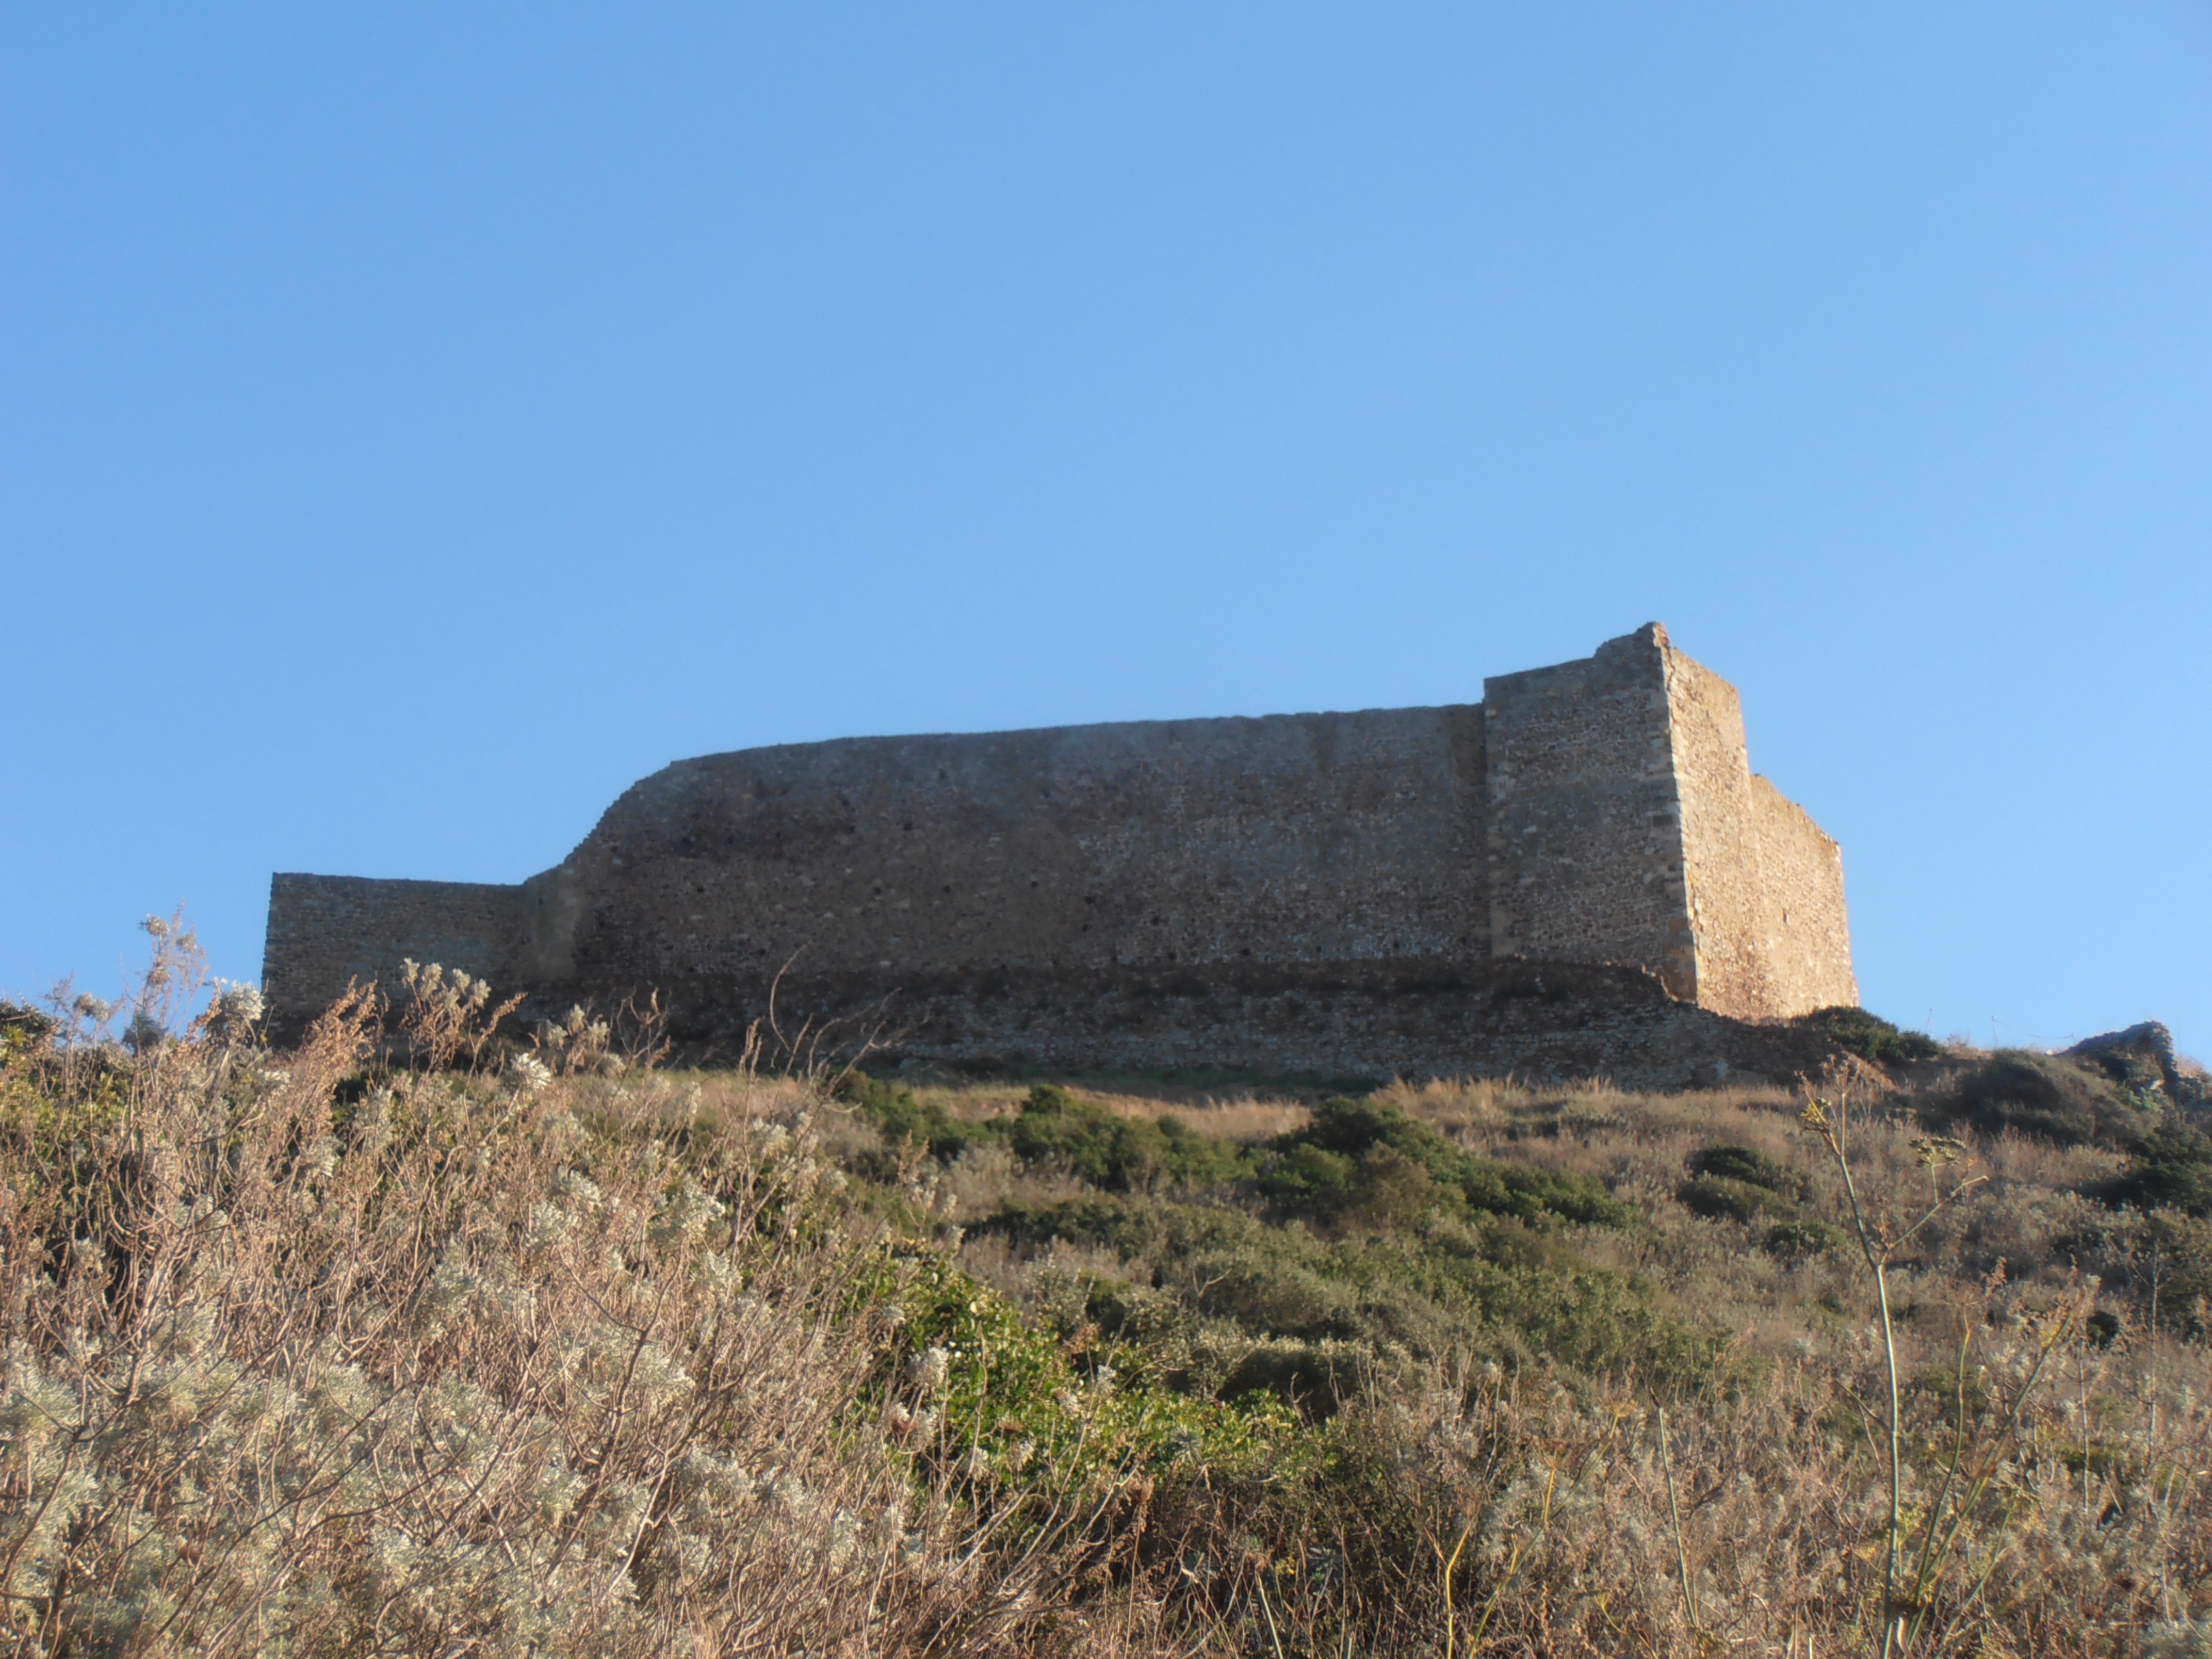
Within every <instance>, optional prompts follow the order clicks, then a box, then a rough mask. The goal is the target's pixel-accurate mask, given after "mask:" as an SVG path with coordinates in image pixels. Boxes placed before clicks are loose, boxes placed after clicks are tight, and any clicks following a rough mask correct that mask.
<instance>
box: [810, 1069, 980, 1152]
mask: <svg viewBox="0 0 2212 1659" xmlns="http://www.w3.org/2000/svg"><path fill="white" fill-rule="evenodd" d="M840 1093H841V1094H842V1096H843V1097H844V1098H845V1099H846V1100H848V1101H849V1102H850V1103H852V1104H853V1105H854V1106H855V1107H857V1108H858V1109H860V1115H861V1116H862V1117H864V1118H866V1119H867V1121H869V1122H871V1123H872V1124H874V1125H875V1126H876V1127H877V1129H878V1131H879V1132H880V1133H882V1135H883V1138H884V1144H885V1145H887V1146H891V1147H894V1148H896V1147H899V1146H915V1147H920V1148H921V1149H923V1150H925V1151H927V1152H928V1153H929V1155H930V1156H931V1157H933V1158H943V1159H945V1160H946V1161H948V1162H950V1161H951V1159H953V1158H957V1157H959V1156H960V1154H961V1153H962V1152H964V1151H966V1150H967V1149H968V1148H969V1147H970V1146H976V1145H978V1144H980V1143H982V1142H985V1141H988V1140H991V1139H995V1138H996V1136H997V1134H998V1126H996V1125H995V1124H990V1123H969V1122H966V1121H963V1120H961V1119H959V1118H956V1117H954V1116H953V1115H951V1113H950V1112H948V1111H946V1110H945V1108H944V1107H942V1106H940V1105H939V1104H938V1103H936V1102H935V1101H933V1100H929V1101H925V1100H919V1099H917V1098H915V1094H914V1091H912V1090H909V1089H901V1088H897V1087H896V1086H894V1085H891V1084H888V1083H884V1082H882V1081H879V1080H878V1079H875V1078H872V1077H869V1076H867V1075H866V1073H860V1072H854V1073H851V1074H849V1075H848V1077H847V1078H846V1079H845V1081H844V1083H843V1085H842V1087H841V1090H840Z"/></svg>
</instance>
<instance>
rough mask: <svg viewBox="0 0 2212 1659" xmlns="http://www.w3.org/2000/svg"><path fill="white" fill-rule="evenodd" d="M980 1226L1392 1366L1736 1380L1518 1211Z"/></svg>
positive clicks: (1689, 1337) (1013, 1220) (1641, 1295)
mask: <svg viewBox="0 0 2212 1659" xmlns="http://www.w3.org/2000/svg"><path fill="white" fill-rule="evenodd" d="M1334 1156H1337V1157H1340V1158H1341V1157H1342V1156H1343V1155H1342V1154H1335V1155H1334ZM1400 1156H1401V1157H1402V1156H1403V1155H1402V1154H1401V1155H1400ZM1407 1161H1408V1162H1410V1160H1407ZM1346 1162H1351V1160H1348V1159H1347V1160H1346ZM979 1231H996V1232H999V1233H1002V1234H1004V1235H1006V1237H1009V1238H1010V1239H1011V1240H1012V1241H1013V1242H1015V1243H1020V1244H1024V1245H1030V1246H1038V1245H1043V1244H1045V1243H1049V1242H1050V1241H1051V1240H1053V1239H1055V1238H1058V1239H1065V1240H1066V1241H1067V1242H1069V1243H1074V1244H1081V1245H1086V1246H1091V1247H1093V1248H1103V1249H1110V1250H1112V1251H1114V1252H1115V1253H1116V1254H1117V1255H1121V1257H1122V1258H1123V1259H1124V1260H1127V1261H1143V1262H1145V1263H1146V1264H1148V1266H1149V1267H1150V1269H1151V1272H1152V1279H1153V1281H1154V1283H1153V1285H1152V1288H1153V1289H1156V1290H1158V1291H1162V1292H1163V1293H1164V1294H1166V1295H1169V1296H1171V1297H1176V1298H1178V1299H1179V1300H1180V1301H1182V1304H1184V1305H1185V1306H1186V1307H1187V1308H1188V1310H1190V1311H1191V1313H1192V1314H1194V1316H1199V1317H1200V1318H1203V1319H1206V1320H1217V1321H1224V1322H1227V1323H1228V1324H1230V1325H1231V1326H1233V1327H1235V1328H1237V1330H1239V1331H1242V1332H1243V1333H1244V1334H1245V1335H1246V1336H1247V1337H1248V1338H1249V1339H1252V1340H1291V1341H1296V1342H1303V1343H1320V1342H1339V1343H1352V1344H1356V1345H1358V1346H1359V1347H1360V1348H1361V1349H1362V1351H1363V1352H1364V1353H1365V1354H1366V1356H1367V1357H1368V1363H1370V1364H1371V1365H1374V1366H1376V1367H1378V1368H1381V1369H1383V1370H1388V1369H1389V1368H1390V1367H1392V1366H1394V1365H1395V1364H1399V1363H1401V1361H1403V1360H1407V1359H1412V1360H1429V1359H1442V1358H1446V1357H1447V1356H1449V1355H1450V1354H1454V1353H1457V1354H1460V1355H1462V1356H1464V1355H1476V1356H1481V1355H1492V1356H1498V1357H1511V1358H1516V1359H1519V1360H1523V1361H1528V1360H1533V1358H1534V1357H1535V1356H1537V1355H1543V1356H1547V1357H1548V1358H1552V1359H1554V1360H1557V1361H1558V1362H1559V1363H1561V1364H1565V1365H1568V1366H1571V1367H1573V1368H1576V1369H1578V1370H1586V1371H1590V1372H1594V1373H1595V1372H1602V1373H1607V1374H1625V1373H1627V1372H1630V1371H1633V1372H1634V1373H1636V1374H1637V1375H1638V1376H1644V1377H1647V1378H1650V1379H1651V1380H1652V1381H1654V1382H1656V1383H1661V1384H1662V1385H1663V1386H1665V1387H1668V1388H1670V1389H1674V1388H1697V1387H1705V1386H1710V1385H1711V1384H1712V1383H1715V1382H1716V1381H1717V1380H1718V1379H1720V1378H1723V1377H1724V1376H1728V1375H1729V1374H1730V1372H1729V1361H1728V1359H1727V1358H1726V1342H1725V1339H1723V1338H1721V1337H1719V1336H1717V1335H1715V1334H1711V1333H1710V1332H1706V1331H1704V1330H1700V1329H1699V1328H1695V1327H1693V1326H1691V1325H1688V1324H1686V1323H1685V1322H1682V1321H1680V1319H1678V1318H1676V1317H1675V1316H1674V1315H1673V1314H1671V1313H1670V1312H1669V1311H1668V1310H1667V1309H1666V1308H1665V1307H1664V1306H1663V1305H1662V1302H1661V1300H1660V1298H1659V1297H1658V1296H1657V1294H1656V1291H1654V1289H1653V1288H1652V1287H1651V1286H1650V1285H1648V1284H1647V1283H1645V1282H1644V1281H1643V1280H1642V1279H1638V1278H1635V1277H1633V1276H1631V1275H1627V1274H1623V1273H1614V1272H1612V1271H1610V1270H1607V1269H1604V1268H1601V1267H1595V1266H1594V1265H1593V1264H1591V1263H1590V1262H1589V1261H1586V1260H1584V1259H1583V1258H1582V1257H1581V1256H1580V1255H1577V1253H1576V1252H1575V1251H1574V1250H1573V1249H1571V1247H1570V1245H1569V1244H1568V1243H1567V1241H1566V1240H1565V1239H1564V1238H1562V1237H1560V1236H1559V1235H1558V1234H1557V1233H1556V1232H1553V1231H1547V1230H1544V1229H1541V1228H1532V1227H1529V1226H1528V1225H1523V1224H1522V1223H1520V1222H1518V1221H1516V1220H1513V1219H1511V1218H1504V1217H1497V1216H1474V1217H1471V1218H1468V1219H1466V1220H1454V1219H1451V1218H1448V1217H1432V1218H1431V1219H1430V1220H1429V1221H1428V1222H1427V1223H1426V1224H1425V1225H1423V1226H1422V1227H1421V1228H1419V1230H1412V1229H1408V1230H1405V1231H1401V1232H1398V1233H1395V1234H1393V1235H1388V1236H1383V1235H1367V1236H1363V1237H1341V1238H1337V1239H1334V1240H1331V1239H1325V1238H1322V1237H1319V1236H1317V1235H1316V1234H1314V1233H1312V1232H1309V1231H1306V1230H1305V1229H1304V1228H1303V1227H1300V1226H1298V1225H1289V1226H1276V1225H1268V1224H1267V1222H1266V1221H1264V1220H1262V1219H1261V1218H1259V1217H1257V1216H1254V1215H1250V1214H1248V1213H1246V1212H1243V1211H1242V1210H1237V1209H1231V1208H1229V1207H1226V1206H1220V1205H1213V1204H1194V1203H1188V1202H1176V1201H1170V1200H1163V1199H1158V1198H1145V1197H1136V1196H1132V1197H1127V1198H1109V1197H1104V1196H1101V1197H1098V1198H1094V1199H1079V1200H1070V1201H1067V1202H1064V1203H1060V1204H1051V1205H1010V1206H1006V1207H1005V1208H1003V1209H1001V1210H1000V1212H998V1213H997V1214H996V1215H994V1216H993V1217H991V1218H988V1219H987V1220H986V1221H984V1222H982V1223H981V1224H980V1226H979ZM1334 1363H1335V1362H1334V1361H1332V1364H1334ZM1309 1380H1310V1379H1309ZM1307 1405H1308V1407H1309V1408H1313V1407H1315V1405H1316V1401H1315V1400H1309V1401H1307Z"/></svg>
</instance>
